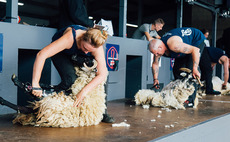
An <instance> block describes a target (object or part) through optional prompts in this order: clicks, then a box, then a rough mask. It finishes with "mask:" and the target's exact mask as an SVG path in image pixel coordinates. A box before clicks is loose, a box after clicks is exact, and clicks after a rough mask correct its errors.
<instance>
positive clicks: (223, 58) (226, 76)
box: [219, 56, 229, 85]
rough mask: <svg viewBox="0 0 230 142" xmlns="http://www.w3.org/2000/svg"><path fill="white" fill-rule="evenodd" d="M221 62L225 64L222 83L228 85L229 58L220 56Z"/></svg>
mask: <svg viewBox="0 0 230 142" xmlns="http://www.w3.org/2000/svg"><path fill="white" fill-rule="evenodd" d="M219 62H220V63H221V64H223V66H224V83H223V84H222V85H227V82H228V78H229V60H228V57H227V56H222V57H220V60H219Z"/></svg>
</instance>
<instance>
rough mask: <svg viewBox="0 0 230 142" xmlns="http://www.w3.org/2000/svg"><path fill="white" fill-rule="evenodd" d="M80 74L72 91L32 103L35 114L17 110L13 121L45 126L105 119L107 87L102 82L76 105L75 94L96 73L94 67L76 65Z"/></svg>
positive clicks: (92, 122)
mask: <svg viewBox="0 0 230 142" xmlns="http://www.w3.org/2000/svg"><path fill="white" fill-rule="evenodd" d="M75 70H76V74H77V76H78V78H77V79H76V80H75V82H74V84H73V85H72V87H71V90H72V93H71V94H70V95H69V96H66V95H65V94H64V93H63V92H60V93H58V94H57V93H55V92H54V93H52V94H51V95H49V96H47V97H44V98H43V99H42V100H40V101H35V102H33V103H32V107H33V109H37V110H38V111H37V112H36V113H33V114H29V115H26V114H20V113H19V114H18V116H17V117H16V118H15V119H14V120H13V123H20V124H22V125H33V126H42V127H61V128H63V127H65V128H66V127H79V126H80V127H83V126H91V125H97V124H99V123H100V122H101V120H102V119H103V113H104V112H105V109H106V105H105V96H106V94H105V89H104V84H105V81H106V80H105V81H104V82H103V83H101V84H100V85H98V86H97V87H96V88H95V89H94V90H92V91H91V92H90V93H88V94H87V95H86V96H85V98H84V100H83V102H82V104H81V105H80V106H79V107H73V103H74V100H75V99H76V95H75V94H77V93H78V92H79V91H81V89H82V88H83V87H84V86H85V85H87V84H88V83H89V82H90V81H91V80H92V79H93V78H94V77H95V76H96V73H95V71H88V72H86V71H83V70H81V69H80V68H79V67H75Z"/></svg>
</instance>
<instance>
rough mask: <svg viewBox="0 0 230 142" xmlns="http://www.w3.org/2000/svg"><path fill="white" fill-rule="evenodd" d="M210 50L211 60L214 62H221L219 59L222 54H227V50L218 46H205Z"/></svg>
mask: <svg viewBox="0 0 230 142" xmlns="http://www.w3.org/2000/svg"><path fill="white" fill-rule="evenodd" d="M205 48H207V50H208V53H209V56H210V59H211V62H213V63H219V59H220V58H221V57H222V56H224V55H225V56H227V55H226V53H225V51H224V50H222V49H220V48H216V47H205Z"/></svg>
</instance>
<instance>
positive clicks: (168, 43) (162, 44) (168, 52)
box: [149, 27, 220, 101]
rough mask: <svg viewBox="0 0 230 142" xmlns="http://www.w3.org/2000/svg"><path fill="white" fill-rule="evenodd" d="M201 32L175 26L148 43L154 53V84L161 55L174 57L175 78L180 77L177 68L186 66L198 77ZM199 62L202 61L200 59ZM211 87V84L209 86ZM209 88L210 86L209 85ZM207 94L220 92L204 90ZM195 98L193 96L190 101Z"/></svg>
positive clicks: (201, 46)
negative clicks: (159, 37)
mask: <svg viewBox="0 0 230 142" xmlns="http://www.w3.org/2000/svg"><path fill="white" fill-rule="evenodd" d="M205 39H206V38H205V37H204V35H203V33H202V32H201V31H200V30H198V29H195V28H190V27H184V28H176V29H173V30H171V31H169V32H168V33H166V34H165V35H163V36H162V38H161V40H159V39H153V40H151V41H150V43H149V50H150V52H151V53H153V54H154V59H153V64H152V70H153V79H154V85H156V84H159V81H158V73H159V59H160V57H161V56H166V57H170V58H175V62H174V67H173V74H174V78H175V79H179V78H181V76H180V71H179V69H180V68H182V67H186V68H189V69H191V70H192V74H193V77H194V78H200V76H201V75H200V72H199V71H198V65H199V63H200V55H201V54H202V52H203V49H204V47H205V43H204V40H205ZM201 62H203V61H202V60H201ZM203 65H204V66H203V67H202V70H206V69H208V68H209V66H206V64H203ZM211 87H212V86H211ZM209 88H210V87H209ZM206 93H209V94H220V92H217V91H214V90H213V89H211V90H208V91H207V90H206ZM194 99H195V95H194V96H193V99H192V101H193V100H194Z"/></svg>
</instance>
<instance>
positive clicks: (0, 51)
mask: <svg viewBox="0 0 230 142" xmlns="http://www.w3.org/2000/svg"><path fill="white" fill-rule="evenodd" d="M2 56H3V34H1V33H0V72H2V58H3V57H2Z"/></svg>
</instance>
